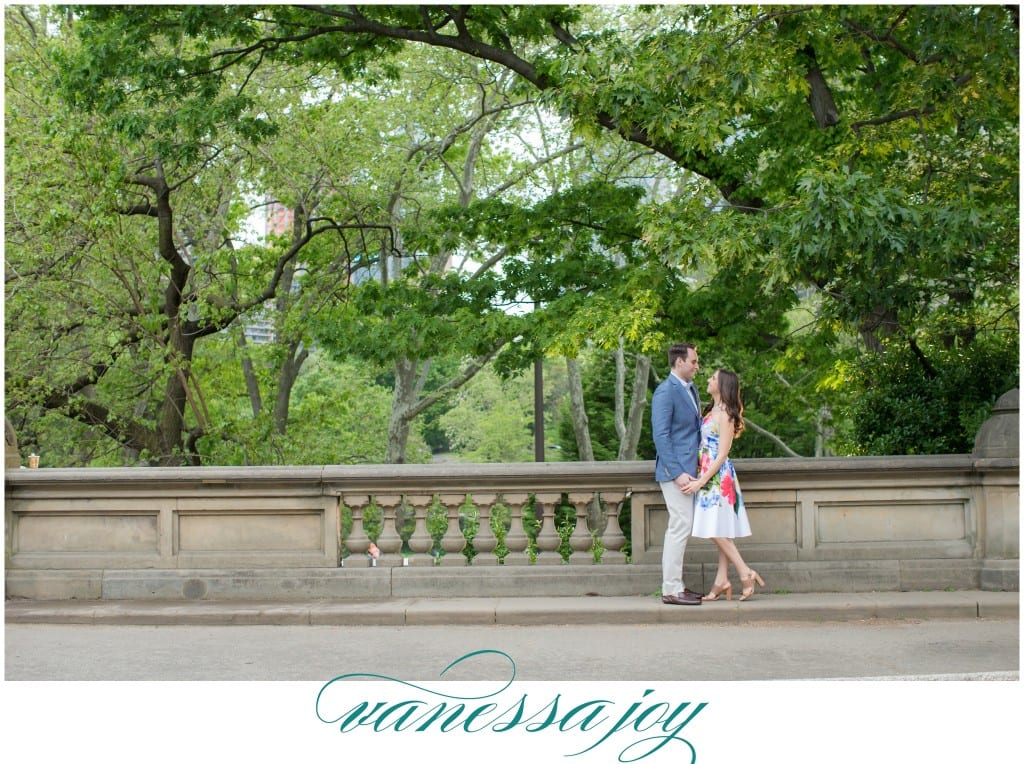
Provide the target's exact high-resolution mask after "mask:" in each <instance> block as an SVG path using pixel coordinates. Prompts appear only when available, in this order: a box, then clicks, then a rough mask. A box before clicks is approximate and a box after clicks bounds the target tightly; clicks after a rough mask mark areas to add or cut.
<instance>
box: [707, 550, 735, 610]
mask: <svg viewBox="0 0 1024 764" xmlns="http://www.w3.org/2000/svg"><path fill="white" fill-rule="evenodd" d="M711 540H712V541H713V542H714V544H715V546H716V547H718V570H717V571H716V572H715V585H714V586H712V587H711V591H710V592H708V593H707V595H706V596H705V597H704V599H706V600H716V599H718V597H719V596H720V595H722V594H725V598H726V599H729V600H731V599H732V584H730V583H729V558H728V557H726V555H725V553H724V552H723V551H722V546H721V545H720V544H719V543H718V542H719V541H721V539H711Z"/></svg>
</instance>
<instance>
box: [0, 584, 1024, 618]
mask: <svg viewBox="0 0 1024 764" xmlns="http://www.w3.org/2000/svg"><path fill="white" fill-rule="evenodd" d="M1019 605H1020V593H1019V592H988V591H952V592H947V591H927V592H855V593H836V594H833V593H829V594H758V595H756V596H755V597H754V598H753V599H751V600H749V601H747V602H738V601H737V600H735V599H734V600H732V601H731V602H729V601H724V600H722V601H716V602H705V603H703V604H702V605H700V606H678V605H664V604H662V602H661V599H660V598H659V597H654V596H625V597H601V596H587V597H484V598H473V597H458V598H433V597H432V598H423V599H385V600H294V601H289V600H274V601H260V600H230V601H225V600H196V601H180V600H177V601H156V600H60V601H39V600H17V599H14V600H8V601H7V602H6V603H5V616H6V622H7V623H8V624H13V623H20V624H45V623H51V624H97V625H98V624H106V625H114V624H132V625H205V626H226V625H290V626H295V625H305V624H308V625H320V626H323V625H339V626H437V625H461V626H486V625H498V626H540V625H562V624H565V625H583V624H587V625H592V624H666V623H679V622H691V623H704V624H753V623H768V622H771V623H782V622H805V623H806V622H815V623H826V622H842V621H863V620H871V619H975V618H984V619H1019V617H1020V607H1019Z"/></svg>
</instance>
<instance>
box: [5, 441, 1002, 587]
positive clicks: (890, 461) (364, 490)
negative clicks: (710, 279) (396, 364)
mask: <svg viewBox="0 0 1024 764" xmlns="http://www.w3.org/2000/svg"><path fill="white" fill-rule="evenodd" d="M1018 463H1019V462H1018V459H1016V458H1014V457H1003V456H997V457H986V456H979V455H966V454H965V455H950V456H918V457H912V456H907V457H886V458H876V457H864V458H826V459H750V460H737V470H738V473H739V476H740V483H741V486H742V489H743V492H744V497H745V501H746V504H747V508H748V511H749V514H750V518H751V524H752V526H753V529H754V535H753V536H752V537H751V538H749V539H743V540H741V541H740V546H741V548H742V550H743V553H744V555H745V557H746V558H747V560H748V561H749V562H751V563H752V564H755V565H756V566H757V568H758V570H759V571H760V572H761V573H762V575H764V576H765V577H766V578H768V579H769V581H770V582H769V586H770V587H773V588H778V589H782V590H785V591H851V590H853V591H856V590H863V591H870V590H880V589H890V590H891V589H908V588H917V589H920V588H924V589H938V588H947V587H954V588H990V589H1017V588H1018V585H1019V584H1018V571H1019V543H1018V536H1019V469H1018ZM652 476H653V464H652V463H651V462H590V463H580V462H573V463H541V464H532V463H531V464H443V465H373V466H354V467H343V466H324V467H252V468H217V467H202V468H124V469H17V470H8V471H7V472H6V486H5V494H6V504H5V514H6V534H5V535H6V555H5V556H6V576H7V580H6V584H7V596H9V597H10V596H19V597H30V598H37V599H42V598H66V597H81V598H100V597H114V598H117V597H133V598H138V597H140V596H152V597H171V598H174V597H194V598H202V597H210V598H212V597H215V596H224V597H227V596H252V597H255V596H257V593H259V592H263V594H264V596H266V595H267V591H268V589H267V587H268V586H269V587H270V591H271V594H272V595H273V596H288V594H289V591H291V590H294V591H295V592H296V594H295V595H294V596H298V591H300V590H301V591H304V592H306V593H309V592H313V593H314V594H316V595H317V596H325V597H339V596H353V597H355V596H373V597H380V596H402V595H405V596H426V595H427V594H430V593H434V594H442V593H443V594H445V595H447V596H453V595H454V596H457V595H459V594H463V595H466V594H477V595H480V594H492V595H501V596H511V595H515V594H529V593H540V592H541V591H545V592H548V593H550V592H551V591H555V592H565V593H587V592H591V591H598V592H601V593H617V594H622V593H637V594H641V593H650V592H652V591H654V590H656V589H657V588H658V585H659V582H660V565H659V561H660V557H661V540H662V536H663V534H664V529H665V524H666V520H667V513H666V511H665V508H664V502H663V499H662V497H661V492H660V489H659V487H658V486H657V484H656V483H655V482H654V481H653V479H652ZM371 544H372V545H373V546H375V547H376V548H377V549H378V550H379V557H378V558H376V559H374V558H373V557H371V556H370V554H369V551H370V550H371ZM715 560H716V554H715V550H714V547H713V546H712V545H711V544H710V543H709V542H707V541H704V540H700V539H693V540H692V541H691V544H690V547H689V549H688V551H687V557H686V562H687V571H686V573H687V576H688V577H689V578H688V580H692V581H695V582H704V581H709V580H710V579H711V578H712V577H713V575H714V564H715ZM382 569H383V570H382ZM368 576H369V578H368ZM268 582H272V583H268ZM311 582H312V583H311ZM385 582H386V583H385ZM261 587H262V588H261ZM545 587H546V588H545Z"/></svg>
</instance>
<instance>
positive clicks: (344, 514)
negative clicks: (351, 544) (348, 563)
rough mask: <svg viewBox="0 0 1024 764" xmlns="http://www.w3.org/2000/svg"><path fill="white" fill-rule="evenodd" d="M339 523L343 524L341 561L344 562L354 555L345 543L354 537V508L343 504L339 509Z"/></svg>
mask: <svg viewBox="0 0 1024 764" xmlns="http://www.w3.org/2000/svg"><path fill="white" fill-rule="evenodd" d="M338 521H339V522H340V523H341V560H342V562H344V561H345V559H346V558H348V557H350V556H351V555H352V552H351V550H349V548H348V545H347V544H346V543H345V542H346V541H347V540H348V537H349V536H351V535H352V526H353V525H355V520H354V519H353V517H352V507H350V506H348V505H347V504H345V502H342V503H341V507H340V508H339V511H338Z"/></svg>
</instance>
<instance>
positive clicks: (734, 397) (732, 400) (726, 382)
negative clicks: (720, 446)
mask: <svg viewBox="0 0 1024 764" xmlns="http://www.w3.org/2000/svg"><path fill="white" fill-rule="evenodd" d="M718 395H719V397H720V398H721V399H722V403H723V404H725V412H726V413H727V414H728V415H729V418H730V419H731V420H732V424H733V427H735V428H736V433H735V435H733V437H734V438H738V437H739V436H740V433H742V432H743V398H742V397H741V396H740V379H739V377H737V376H736V373H735V372H732V371H729V370H728V369H719V370H718Z"/></svg>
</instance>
